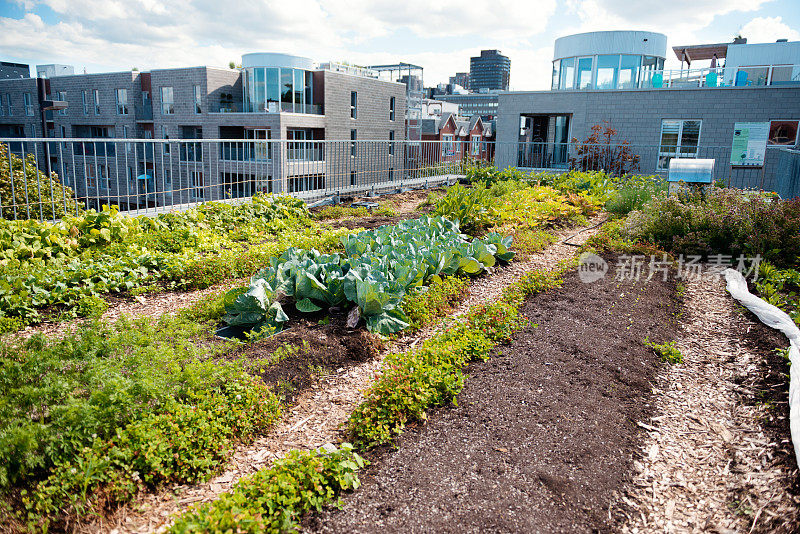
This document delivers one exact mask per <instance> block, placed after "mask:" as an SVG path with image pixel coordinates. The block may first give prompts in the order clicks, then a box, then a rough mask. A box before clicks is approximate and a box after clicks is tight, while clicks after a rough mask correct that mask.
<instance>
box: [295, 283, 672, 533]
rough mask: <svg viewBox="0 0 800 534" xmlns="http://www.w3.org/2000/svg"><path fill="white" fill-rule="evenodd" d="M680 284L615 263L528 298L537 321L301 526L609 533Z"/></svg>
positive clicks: (528, 312) (533, 319) (669, 336)
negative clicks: (630, 272)
mask: <svg viewBox="0 0 800 534" xmlns="http://www.w3.org/2000/svg"><path fill="white" fill-rule="evenodd" d="M674 302H675V299H674V285H673V284H672V283H669V282H666V283H665V282H661V281H660V280H659V281H656V280H652V281H650V282H649V283H647V284H643V283H640V284H634V283H620V282H615V281H614V279H613V272H612V273H611V275H608V276H607V277H606V279H605V280H603V281H600V282H595V283H594V284H591V285H584V284H583V283H582V282H580V281H579V280H578V278H577V276H576V275H575V274H574V273H573V274H570V275H568V276H567V277H566V278H565V283H564V286H563V287H562V288H561V289H558V290H551V291H549V292H547V293H544V294H542V295H539V296H536V297H533V298H531V299H530V300H529V301H528V302H527V303H526V305H525V306H524V307H523V313H525V315H527V316H528V318H529V319H530V321H531V322H532V323H534V324H538V326H534V325H531V326H528V327H526V328H524V329H523V330H522V331H520V332H519V333H518V334H516V335H515V336H514V340H513V342H512V344H511V346H510V347H507V348H503V349H502V351H500V352H499V353H498V354H495V355H494V356H493V357H492V358H491V359H490V360H489V361H487V362H481V363H476V364H473V365H471V366H470V370H469V374H468V378H467V383H466V387H465V389H464V390H463V391H462V392H461V394H460V395H459V396H458V406H457V407H453V408H446V409H442V410H439V411H437V412H435V413H433V414H431V415H430V416H429V423H428V424H427V425H425V426H421V427H418V428H413V429H409V430H407V431H406V432H405V433H404V434H402V435H401V437H400V438H399V439H398V440H397V445H398V450H397V451H396V452H393V451H391V450H389V449H379V450H378V451H377V452H375V453H373V454H372V459H373V460H374V463H373V464H372V465H371V466H370V467H369V468H367V470H366V471H365V472H364V473H363V474H362V482H363V486H362V488H361V489H360V490H358V491H357V492H355V493H354V494H352V495H348V496H346V497H345V505H344V509H343V510H342V511H333V510H331V511H327V512H325V513H324V514H321V515H317V516H315V517H313V518H310V519H308V520H307V522H306V523H305V526H306V527H307V528H308V529H310V530H318V531H321V532H374V531H377V530H381V531H387V532H422V531H430V530H435V531H438V532H477V531H486V530H492V531H517V532H526V531H527V532H533V531H589V530H601V531H603V530H610V529H612V528H613V527H614V525H615V522H614V521H615V516H614V515H613V514H612V515H611V518H609V513H610V506H611V505H612V504H613V503H614V494H615V492H616V491H618V490H619V489H621V487H622V485H623V484H624V483H625V482H626V481H627V480H629V475H628V473H629V471H630V469H631V466H632V462H633V455H634V453H635V451H636V450H637V448H638V445H639V442H640V439H641V429H640V428H639V427H637V426H636V422H637V421H641V420H643V419H644V418H646V417H647V416H648V415H649V414H650V411H651V409H652V407H651V402H650V399H651V395H652V393H651V387H650V382H651V381H652V380H653V379H654V377H655V374H656V370H657V369H658V368H659V366H661V365H664V364H662V363H661V362H660V361H659V359H658V357H657V356H656V355H655V354H654V353H653V351H652V350H651V349H649V348H647V347H646V346H644V344H643V341H644V339H645V337H649V338H650V340H652V341H654V342H663V341H668V340H671V339H672V338H673V337H674V335H675V331H676V324H675V322H674V320H673V317H672V313H673V312H674V309H675V304H674Z"/></svg>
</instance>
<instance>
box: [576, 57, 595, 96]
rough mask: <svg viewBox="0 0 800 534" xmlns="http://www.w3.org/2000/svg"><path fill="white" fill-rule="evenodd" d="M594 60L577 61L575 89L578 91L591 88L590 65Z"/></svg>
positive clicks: (589, 58) (586, 58)
mask: <svg viewBox="0 0 800 534" xmlns="http://www.w3.org/2000/svg"><path fill="white" fill-rule="evenodd" d="M593 60H594V58H591V57H582V58H579V59H578V71H577V73H576V79H575V83H576V87H577V88H578V89H591V88H592V63H593Z"/></svg>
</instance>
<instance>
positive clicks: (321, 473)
mask: <svg viewBox="0 0 800 534" xmlns="http://www.w3.org/2000/svg"><path fill="white" fill-rule="evenodd" d="M366 463H367V462H366V461H364V460H363V459H362V458H361V457H360V456H359V455H358V454H356V453H355V452H353V447H352V446H351V445H349V444H347V443H344V444H342V445H341V447H340V448H339V449H336V448H335V447H333V446H330V447H327V448H325V447H323V448H320V449H318V450H316V451H306V452H299V451H296V450H295V451H290V452H289V454H287V455H286V457H285V458H282V459H279V460H276V461H275V463H274V464H273V465H272V466H271V467H269V468H266V469H262V470H260V471H258V472H257V473H255V474H254V475H251V476H248V477H245V478H243V479H242V480H240V481H239V482H238V483H237V484H236V485H235V486H234V488H233V489H232V490H231V491H230V492H228V493H224V494H223V495H222V496H220V498H219V499H217V500H216V501H213V502H211V503H208V504H201V505H199V506H196V507H195V508H194V509H192V510H190V511H189V512H188V513H186V514H184V515H183V516H181V517H180V518H178V520H177V521H176V522H175V524H174V525H172V527H171V529H170V532H172V533H174V534H183V533H188V532H204V533H209V534H210V533H219V534H224V533H230V532H237V533H264V532H269V533H279V532H290V531H294V530H296V529H297V528H298V519H299V518H300V516H301V515H302V514H303V513H305V512H307V511H309V510H317V511H322V507H323V505H325V504H327V503H330V502H333V500H334V499H335V498H336V496H337V495H338V494H339V493H340V492H342V491H346V490H350V489H357V488H358V487H359V485H360V482H359V480H358V475H357V471H358V470H359V469H361V468H362V467H363V466H364V465H366Z"/></svg>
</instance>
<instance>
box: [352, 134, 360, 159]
mask: <svg viewBox="0 0 800 534" xmlns="http://www.w3.org/2000/svg"><path fill="white" fill-rule="evenodd" d="M357 140H358V130H356V129H351V130H350V157H351V158H355V157H356V154H357V153H358V148H357V145H356V141H357Z"/></svg>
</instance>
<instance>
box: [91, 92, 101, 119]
mask: <svg viewBox="0 0 800 534" xmlns="http://www.w3.org/2000/svg"><path fill="white" fill-rule="evenodd" d="M92 96H93V97H94V114H95V115H100V112H101V111H102V110H101V108H100V89H94V90H93V92H92Z"/></svg>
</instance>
